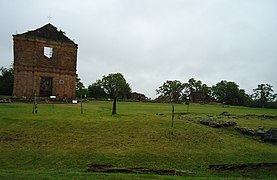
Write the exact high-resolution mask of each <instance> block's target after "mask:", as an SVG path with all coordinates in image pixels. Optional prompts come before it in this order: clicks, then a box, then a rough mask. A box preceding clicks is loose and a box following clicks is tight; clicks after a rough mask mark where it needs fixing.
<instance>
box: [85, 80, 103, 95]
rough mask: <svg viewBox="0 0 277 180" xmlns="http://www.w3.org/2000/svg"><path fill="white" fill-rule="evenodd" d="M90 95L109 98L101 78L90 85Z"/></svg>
mask: <svg viewBox="0 0 277 180" xmlns="http://www.w3.org/2000/svg"><path fill="white" fill-rule="evenodd" d="M88 96H89V97H92V98H107V96H108V95H107V94H106V93H105V91H104V88H103V87H102V81H101V80H100V79H98V80H96V82H95V83H92V84H91V85H89V86H88Z"/></svg>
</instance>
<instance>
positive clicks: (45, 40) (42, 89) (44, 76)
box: [13, 23, 78, 101]
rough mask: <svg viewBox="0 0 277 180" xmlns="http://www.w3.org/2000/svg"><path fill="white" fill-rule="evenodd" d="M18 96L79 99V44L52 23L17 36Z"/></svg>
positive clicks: (15, 60)
mask: <svg viewBox="0 0 277 180" xmlns="http://www.w3.org/2000/svg"><path fill="white" fill-rule="evenodd" d="M13 41H14V88H13V95H14V96H16V97H26V98H32V97H33V96H34V94H36V96H38V97H50V96H56V99H57V100H64V101H67V100H72V99H73V98H74V97H75V87H76V63H77V49H78V45H77V44H75V43H74V42H73V41H72V40H70V39H69V38H68V37H66V36H65V33H64V32H63V31H61V30H59V31H58V30H57V28H56V27H55V26H53V25H52V24H50V23H49V24H46V25H44V26H43V27H41V28H38V29H36V30H33V31H28V32H26V33H22V34H16V35H13Z"/></svg>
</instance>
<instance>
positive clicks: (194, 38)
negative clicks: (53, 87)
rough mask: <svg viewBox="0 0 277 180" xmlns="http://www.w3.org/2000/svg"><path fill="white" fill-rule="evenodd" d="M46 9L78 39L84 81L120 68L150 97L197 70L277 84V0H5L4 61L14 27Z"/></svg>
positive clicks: (211, 78)
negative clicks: (165, 85)
mask: <svg viewBox="0 0 277 180" xmlns="http://www.w3.org/2000/svg"><path fill="white" fill-rule="evenodd" d="M47 16H51V17H52V18H51V23H52V24H53V25H54V26H56V27H57V28H58V29H62V30H63V31H65V32H66V35H67V36H68V37H69V38H71V39H72V40H74V41H75V42H76V43H77V44H78V45H79V46H78V70H77V73H78V74H79V77H80V78H81V80H82V81H83V82H84V84H85V85H86V86H88V85H90V84H91V83H93V82H95V80H96V79H100V78H101V77H102V76H103V75H107V74H109V73H115V72H121V73H122V74H123V75H124V76H125V78H126V80H127V81H128V82H129V83H130V85H131V87H132V90H133V91H136V92H140V93H144V94H145V95H146V96H148V97H152V98H154V97H156V93H155V89H157V88H158V87H159V86H160V85H162V83H163V82H164V81H166V80H175V79H176V80H180V81H182V82H186V81H187V80H188V79H189V78H191V77H193V78H195V79H197V80H201V81H202V82H203V83H206V84H208V85H209V86H211V85H214V84H216V83H217V82H219V81H221V80H227V81H234V82H236V83H237V84H239V85H240V88H242V89H245V90H246V91H247V92H248V93H252V89H253V88H256V86H257V84H261V83H269V84H271V85H273V86H274V90H275V92H276V90H277V70H276V69H277V1H276V0H80V1H76V0H47V1H46V0H24V1H22V0H1V1H0V19H1V29H0V32H1V33H0V40H1V41H0V66H4V67H8V66H9V65H10V64H12V62H13V41H12V34H15V33H23V32H26V31H28V30H34V29H37V28H39V27H41V26H43V25H45V24H47V23H48V18H47Z"/></svg>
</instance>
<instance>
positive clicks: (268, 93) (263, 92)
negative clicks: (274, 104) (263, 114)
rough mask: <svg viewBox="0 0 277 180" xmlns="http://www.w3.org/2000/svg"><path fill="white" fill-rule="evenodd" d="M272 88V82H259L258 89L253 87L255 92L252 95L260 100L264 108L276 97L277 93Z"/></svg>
mask: <svg viewBox="0 0 277 180" xmlns="http://www.w3.org/2000/svg"><path fill="white" fill-rule="evenodd" d="M272 88H273V86H272V85H270V84H259V85H258V87H257V88H256V89H253V91H254V94H253V95H252V96H253V97H254V99H255V100H257V101H258V102H259V104H260V105H261V107H262V108H264V107H265V105H266V104H267V103H268V102H271V101H274V99H275V98H276V94H273V92H274V91H273V89H272Z"/></svg>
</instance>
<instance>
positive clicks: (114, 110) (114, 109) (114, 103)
mask: <svg viewBox="0 0 277 180" xmlns="http://www.w3.org/2000/svg"><path fill="white" fill-rule="evenodd" d="M114 114H116V97H114V99H113V112H112V115H114Z"/></svg>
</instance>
